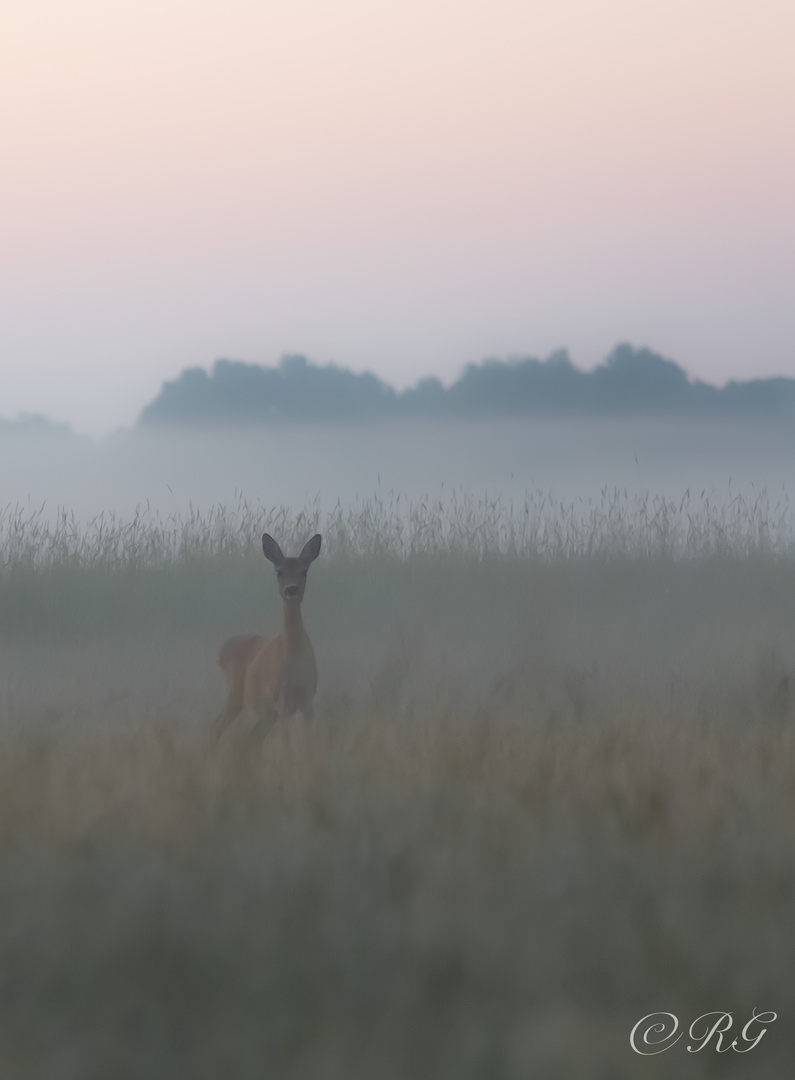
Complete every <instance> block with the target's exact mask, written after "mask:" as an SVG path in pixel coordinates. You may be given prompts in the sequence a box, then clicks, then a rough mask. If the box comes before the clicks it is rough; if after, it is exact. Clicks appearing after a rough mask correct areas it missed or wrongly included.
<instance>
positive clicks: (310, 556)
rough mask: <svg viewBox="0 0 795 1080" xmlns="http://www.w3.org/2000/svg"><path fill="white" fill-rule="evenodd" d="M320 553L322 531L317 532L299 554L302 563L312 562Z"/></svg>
mask: <svg viewBox="0 0 795 1080" xmlns="http://www.w3.org/2000/svg"><path fill="white" fill-rule="evenodd" d="M319 554H320V533H316V534H315V536H313V537H312V539H311V540H307V542H306V543H305V544H304V550H303V551H302V552H301V554H300V555H299V556H298V558H299V559H300V560H301V562H302V563H307V564H308V563H311V562H314V561H315V559H316V558H317V557H318V555H319Z"/></svg>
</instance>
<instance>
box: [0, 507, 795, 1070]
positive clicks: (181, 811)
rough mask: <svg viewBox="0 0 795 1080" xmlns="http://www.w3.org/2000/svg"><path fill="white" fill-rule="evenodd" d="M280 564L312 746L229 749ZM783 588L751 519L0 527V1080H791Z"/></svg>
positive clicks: (654, 516)
mask: <svg viewBox="0 0 795 1080" xmlns="http://www.w3.org/2000/svg"><path fill="white" fill-rule="evenodd" d="M265 529H267V530H268V531H270V532H272V533H273V534H274V535H276V536H277V538H278V539H279V541H280V542H282V543H283V546H284V547H285V548H286V549H288V550H290V549H297V548H298V546H299V545H301V544H302V543H303V542H304V541H305V540H306V539H307V537H308V536H309V535H311V533H312V532H314V531H318V530H319V531H322V533H323V537H324V548H323V553H322V556H321V559H320V560H319V561H318V562H317V563H316V564H314V565H313V568H312V571H311V574H310V580H309V584H308V588H307V595H306V600H305V605H304V606H305V619H306V622H307V625H308V626H309V627H310V631H311V634H312V638H313V642H314V645H315V649H316V652H317V654H318V658H319V664H320V675H321V690H320V696H319V703H318V719H317V722H316V723H315V725H314V726H313V727H312V728H310V729H308V730H306V729H304V728H303V727H302V726H301V724H300V722H298V721H296V720H293V721H288V722H285V723H283V724H281V725H280V726H277V728H276V729H275V730H274V731H273V733H272V734H271V735H270V736H269V737H268V738H267V739H266V740H264V741H257V740H256V739H255V738H254V735H253V733H252V729H251V724H250V723H249V722H247V720H246V718H245V717H244V718H241V720H240V722H239V723H238V724H236V726H235V727H234V728H233V729H232V730H231V731H230V733H229V735H228V737H226V738H225V739H224V741H223V742H222V743H221V744H220V746H218V747H217V748H215V749H212V748H211V747H210V745H209V743H208V738H207V736H208V733H209V729H210V725H211V722H212V717H213V715H214V712H215V711H216V710H217V708H218V705H219V704H220V697H221V694H222V686H221V679H220V674H219V673H218V672H217V669H216V667H215V663H214V656H215V653H216V651H217V646H218V644H219V643H220V641H221V640H222V639H223V637H224V635H225V634H226V633H228V632H231V631H233V630H239V631H243V630H247V629H264V628H266V627H267V626H269V625H270V626H274V627H275V625H276V623H277V620H278V615H279V611H278V605H277V603H276V599H275V590H274V586H273V582H272V580H271V571H270V568H269V567H268V566H267V564H266V563H265V560H264V559H263V558H262V555H261V549H260V534H261V532H262V531H263V530H265ZM794 555H795V550H794V549H793V533H792V522H791V515H790V510H789V507H788V506H787V504H786V503H783V504H776V505H773V506H771V505H770V504H769V502H768V500H767V498H766V497H765V496H764V495H760V496H759V498H758V499H757V500H756V501H755V502H753V503H748V502H747V501H743V500H742V499H729V500H724V501H719V500H715V499H711V498H708V497H707V496H703V497H700V498H698V499H691V497H690V496H685V498H683V499H682V500H679V501H677V502H676V503H673V502H670V501H668V500H664V499H656V498H654V497H651V496H650V497H647V498H645V499H640V500H634V499H631V498H627V497H625V496H624V495H622V494H617V493H613V494H605V496H604V497H603V499H602V500H601V501H600V502H599V503H597V504H590V503H576V504H571V505H561V504H559V503H556V502H555V501H554V500H553V499H552V498H551V497H549V496H544V495H541V494H539V495H535V496H530V497H528V499H527V500H526V501H525V502H524V503H523V504H522V505H519V506H516V505H511V504H508V503H504V502H502V501H500V500H486V499H481V500H477V499H471V498H468V497H466V496H464V495H457V496H453V497H452V498H451V499H450V500H448V501H447V502H445V503H440V502H430V503H429V502H427V501H426V502H422V501H420V502H416V503H408V504H406V502H405V500H403V499H402V498H399V497H398V496H394V497H390V498H388V499H386V500H382V499H379V498H377V497H376V498H374V499H371V500H365V501H363V502H360V503H358V504H354V505H352V506H348V507H342V506H337V507H335V508H333V509H331V510H330V511H327V512H321V509H320V506H319V505H313V506H310V507H308V508H306V509H305V510H304V511H303V512H302V513H300V514H289V513H287V512H286V511H284V510H280V509H269V508H266V507H262V506H251V505H249V504H248V503H246V502H245V501H244V500H243V499H241V500H240V502H239V503H238V504H237V506H235V507H234V508H232V509H229V508H227V509H223V508H217V509H215V510H213V511H211V512H208V513H199V512H192V513H190V514H189V515H187V516H186V517H182V518H179V517H173V518H163V519H161V518H159V517H158V516H157V515H154V514H150V513H149V512H146V511H142V512H141V513H140V514H138V515H137V516H136V517H135V518H134V519H133V520H131V521H122V520H120V519H116V518H114V517H113V516H111V515H108V516H105V517H102V518H98V519H95V520H94V521H92V522H87V523H81V522H78V521H76V520H75V519H74V517H73V516H71V515H70V514H68V513H65V512H64V513H62V514H61V516H60V517H59V518H58V519H57V521H56V522H55V523H54V524H48V523H47V522H46V521H45V520H44V518H43V516H42V515H41V514H39V515H37V514H35V513H34V514H27V513H23V512H21V511H19V510H7V511H5V512H4V514H3V515H2V517H1V518H0V559H1V560H2V568H0V1076H1V1077H5V1076H8V1077H13V1078H14V1080H17V1078H19V1080H27V1078H30V1080H40V1078H47V1080H49V1078H53V1080H107V1078H108V1077H113V1078H114V1080H126V1078H129V1080H137V1078H139V1077H147V1078H152V1080H160V1078H163V1080H166V1078H168V1080H171V1078H173V1077H183V1076H184V1077H190V1078H191V1080H194V1078H195V1080H205V1078H206V1080H211V1078H213V1080H214V1078H215V1077H218V1076H229V1077H234V1078H241V1080H248V1078H249V1077H250V1078H252V1080H259V1078H261V1077H275V1078H285V1080H315V1078H318V1080H337V1078H340V1080H342V1078H345V1080H348V1078H352V1080H359V1078H361V1080H371V1078H374V1077H378V1078H379V1080H381V1078H383V1080H402V1078H404V1077H408V1076H412V1077H432V1078H434V1080H436V1078H438V1080H447V1078H449V1080H476V1078H477V1080H479V1078H489V1080H491V1078H494V1080H503V1078H505V1080H526V1078H527V1077H540V1078H542V1080H546V1078H550V1080H555V1078H558V1077H560V1078H564V1077H565V1078H567V1077H571V1076H577V1077H582V1078H585V1080H601V1078H605V1080H606V1078H608V1077H617V1078H631V1077H636V1076H644V1077H685V1078H687V1077H708V1076H715V1075H718V1074H720V1075H721V1076H726V1077H745V1076H753V1077H755V1078H757V1077H758V1078H761V1080H773V1078H777V1077H779V1076H781V1075H784V1074H785V1070H786V1068H787V1066H788V1064H789V1063H790V1062H791V1060H792V1055H793V1051H794V1050H795V1043H794V1042H793V1036H792V1027H791V1023H790V1020H791V1017H792V1015H793V1008H794V1007H795V992H794V991H793V984H792V978H791V972H792V970H793V965H794V963H795V931H794V930H793V925H794V924H793V920H792V905H793V901H795V738H794V737H793V726H792V724H793V712H794V711H795V703H794V702H793V693H792V679H793V659H794V658H795V558H793V556H794ZM754 1007H756V1008H757V1009H758V1010H762V1009H765V1010H768V1009H772V1010H775V1011H776V1012H778V1014H779V1017H780V1019H779V1020H778V1021H777V1022H776V1023H775V1024H773V1025H771V1028H770V1031H769V1032H768V1034H767V1035H766V1036H765V1038H764V1040H763V1041H762V1043H760V1045H759V1047H757V1048H756V1049H755V1050H754V1051H753V1052H751V1053H749V1054H748V1055H745V1056H741V1055H735V1053H734V1051H731V1052H729V1053H726V1054H720V1055H719V1054H717V1053H716V1052H715V1050H714V1049H713V1048H711V1047H710V1048H708V1049H705V1050H704V1051H702V1052H701V1053H699V1054H695V1055H694V1054H691V1053H688V1052H687V1050H686V1044H685V1042H684V1041H682V1042H680V1043H679V1044H677V1046H676V1047H674V1048H673V1049H672V1050H670V1051H669V1052H667V1053H665V1054H663V1055H660V1056H659V1057H654V1058H647V1059H641V1058H639V1057H637V1056H636V1055H635V1054H634V1053H633V1052H632V1050H631V1048H630V1046H629V1032H630V1030H631V1028H632V1026H633V1025H634V1024H635V1022H636V1021H638V1020H639V1019H640V1018H641V1017H642V1016H644V1015H645V1014H647V1013H650V1012H656V1011H668V1012H674V1013H676V1014H677V1016H679V1018H680V1020H681V1021H682V1022H683V1023H685V1024H689V1023H690V1021H691V1020H693V1019H695V1017H697V1016H698V1015H700V1014H701V1013H704V1012H706V1011H708V1010H718V1009H720V1010H724V1009H725V1010H732V1011H733V1012H734V1014H735V1016H736V1017H737V1018H738V1021H741V1022H744V1020H745V1019H746V1018H748V1017H750V1015H751V1012H752V1010H753V1008H754Z"/></svg>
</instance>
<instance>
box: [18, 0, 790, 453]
mask: <svg viewBox="0 0 795 1080" xmlns="http://www.w3.org/2000/svg"><path fill="white" fill-rule="evenodd" d="M794 48H795V3H793V0H399V2H398V0H390V2H389V3H385V2H379V0H282V2H280V3H274V2H271V0H135V2H134V3H133V2H126V3H125V2H110V0H0V363H1V364H2V369H1V370H2V376H3V377H2V384H1V385H2V391H1V393H0V415H2V416H11V415H14V414H15V413H16V412H17V411H19V410H28V411H41V412H44V413H46V414H49V415H51V416H53V417H55V418H58V419H65V420H68V421H69V422H71V423H72V424H73V425H74V426H75V427H76V428H77V429H78V430H82V431H89V432H92V433H95V434H99V433H103V432H105V431H109V430H111V429H113V428H115V427H116V426H118V425H121V424H125V425H126V424H130V423H131V422H132V421H133V419H134V418H135V416H136V414H137V412H138V411H139V409H140V408H141V407H142V405H143V404H145V403H146V402H147V401H149V400H151V398H152V397H154V396H155V394H156V393H157V391H158V389H159V386H160V383H161V382H162V380H163V379H165V378H172V377H174V376H175V375H176V374H177V373H178V372H179V371H180V370H181V369H182V368H184V367H186V366H188V365H193V364H201V365H205V366H209V365H210V364H211V363H212V361H213V360H214V359H215V358H216V357H219V356H230V357H234V358H239V359H247V360H251V361H257V362H265V363H275V362H276V361H277V360H278V358H279V356H280V354H281V353H282V352H285V351H288V352H305V353H307V354H308V355H309V356H310V357H311V358H312V359H313V360H315V361H318V362H326V361H329V360H334V361H336V362H338V363H341V364H343V365H345V366H350V367H352V368H354V369H356V370H361V369H365V368H369V369H371V370H374V371H376V372H377V373H378V374H380V375H381V376H383V377H384V378H387V379H388V380H390V381H391V382H393V383H395V384H396V385H399V386H402V385H405V384H406V383H409V382H413V381H414V380H415V379H416V378H418V377H419V376H421V375H425V374H429V373H435V374H438V375H440V376H441V377H443V378H444V379H446V380H449V379H451V378H453V377H454V376H455V375H456V374H457V373H458V371H459V370H460V368H461V366H462V365H463V364H464V363H467V362H470V361H479V360H480V359H482V358H483V357H485V356H501V357H506V356H509V355H538V356H545V355H547V354H548V353H549V352H550V351H552V350H553V349H554V348H556V347H557V346H567V347H568V348H569V349H570V351H571V354H572V359H573V360H574V362H575V363H577V364H579V365H580V366H582V367H591V366H593V364H595V363H596V362H598V361H599V360H601V359H602V358H603V357H604V356H605V355H606V353H607V352H608V351H609V350H610V349H611V348H612V347H613V345H615V344H616V343H617V342H618V341H624V340H626V341H630V342H632V343H633V344H635V345H649V346H650V347H652V348H654V349H656V350H657V351H660V352H662V353H664V354H665V355H668V356H670V357H671V358H672V359H674V360H676V361H677V362H679V363H681V364H682V365H683V366H684V367H686V368H687V370H688V371H690V373H691V374H693V375H697V376H699V377H701V378H705V379H707V380H709V381H713V382H717V383H722V382H724V381H725V380H726V379H728V378H731V377H749V376H752V375H754V374H774V373H783V374H790V375H795V303H793V296H795V199H793V196H792V192H793V191H795V138H793V132H795V63H793V49H794Z"/></svg>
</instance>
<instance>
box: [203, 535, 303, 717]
mask: <svg viewBox="0 0 795 1080" xmlns="http://www.w3.org/2000/svg"><path fill="white" fill-rule="evenodd" d="M262 550H263V552H264V554H265V557H266V558H267V559H268V560H269V561H270V562H272V563H273V565H274V568H275V570H276V577H277V581H278V583H279V593H280V595H281V598H282V601H283V603H284V627H283V629H282V632H281V633H280V634H277V635H276V637H273V638H270V639H268V638H264V637H261V636H259V635H257V634H253V635H250V636H247V637H232V638H229V640H228V641H227V642H225V643H224V645H223V647H222V649H221V652H220V654H219V656H218V663H219V664H220V666H221V669H222V670H223V672H224V675H225V676H226V685H227V701H226V704H225V706H224V708H223V709H222V710H221V713H220V715H219V716H218V719H217V720H216V722H215V735H216V738H218V737H220V735H221V734H222V732H223V731H224V729H225V728H226V727H227V726H228V725H229V724H231V723H232V721H233V720H235V719H236V718H237V717H238V716H239V715H240V713H241V712H242V711H243V709H244V708H245V707H248V708H250V709H251V710H252V711H253V712H255V713H256V714H257V715H258V716H259V718H260V723H261V724H262V725H263V726H265V727H266V730H267V728H269V727H270V726H271V725H272V724H273V723H274V721H275V720H277V719H278V718H279V717H280V716H290V715H292V714H293V713H296V712H300V713H301V714H302V715H303V717H304V718H305V719H306V720H309V719H311V717H312V703H313V701H314V698H315V692H316V690H317V664H316V662H315V653H314V650H313V649H312V643H311V642H310V640H309V636H308V635H307V632H306V630H305V629H304V624H303V620H302V618H301V601H302V600H303V597H304V589H305V588H306V575H307V571H308V569H309V565H310V563H312V562H313V561H314V560H315V559H316V558H317V557H318V555H319V553H320V536H319V535H317V536H313V537H312V539H311V540H310V541H309V542H308V543H307V544H305V545H304V548H303V551H302V552H301V554H300V555H299V556H298V557H297V558H285V556H284V555H282V552H281V549H280V548H279V545H278V544H277V543H276V541H275V540H274V539H273V538H272V537H270V536H268V534H267V533H265V534H264V535H263V537H262Z"/></svg>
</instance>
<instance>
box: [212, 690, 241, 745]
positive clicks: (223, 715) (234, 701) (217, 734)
mask: <svg viewBox="0 0 795 1080" xmlns="http://www.w3.org/2000/svg"><path fill="white" fill-rule="evenodd" d="M242 711H243V701H242V699H238V698H237V697H232V696H231V695H230V697H229V699H228V700H227V703H226V705H224V707H223V709H221V711H220V713H219V714H218V716H217V717H216V719H215V723H214V724H213V739H214V740H215V741H216V742H218V740H219V739H220V738H221V736H222V735H223V733H224V732H225V731H226V729H227V728H228V727H229V725H230V724H231V723H232V721H233V720H237V718H238V716H240V714H241V712H242Z"/></svg>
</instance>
